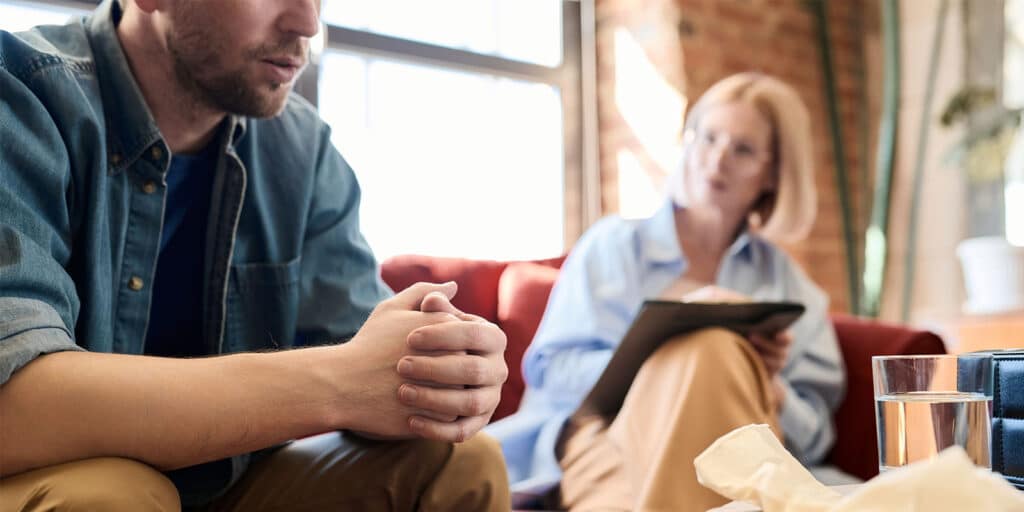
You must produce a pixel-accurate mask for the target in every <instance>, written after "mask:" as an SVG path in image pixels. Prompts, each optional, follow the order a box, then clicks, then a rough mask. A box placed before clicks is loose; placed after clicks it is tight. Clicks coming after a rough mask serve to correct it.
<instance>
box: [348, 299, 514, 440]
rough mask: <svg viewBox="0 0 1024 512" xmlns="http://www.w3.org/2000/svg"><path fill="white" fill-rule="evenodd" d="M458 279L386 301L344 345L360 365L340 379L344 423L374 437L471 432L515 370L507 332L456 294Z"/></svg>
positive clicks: (450, 436)
mask: <svg viewBox="0 0 1024 512" xmlns="http://www.w3.org/2000/svg"><path fill="white" fill-rule="evenodd" d="M456 289H457V288H456V286H455V283H445V284H442V285H437V284H428V283H417V284H415V285H413V286H411V287H409V288H407V289H406V290H404V291H402V292H401V293H399V294H397V295H395V297H393V298H391V299H389V300H386V301H384V302H382V303H381V304H379V305H378V306H377V308H375V309H374V311H373V313H372V314H371V315H370V318H369V319H367V321H366V323H365V324H364V325H363V328H362V329H360V330H359V332H358V333H357V334H356V336H355V337H354V338H353V339H352V340H351V341H349V342H348V343H346V344H345V345H342V346H341V347H340V348H341V349H343V350H346V351H348V353H349V355H351V358H350V361H352V363H353V364H355V365H356V366H357V368H355V371H353V372H351V373H350V374H349V375H348V377H346V378H348V379H352V380H353V381H352V382H339V386H341V387H342V389H343V390H347V391H348V393H344V392H343V395H344V394H347V395H348V397H347V398H348V399H347V400H344V401H343V402H342V405H341V407H345V408H347V409H349V411H347V414H345V415H344V416H345V417H346V420H345V422H344V423H345V425H343V428H347V429H350V430H355V431H357V432H360V433H361V434H362V435H366V436H367V437H373V438H409V437H414V436H421V437H425V438H429V439H437V440H442V441H451V442H461V441H464V440H466V439H469V438H470V437H472V436H473V434H475V433H476V432H477V431H479V430H480V429H481V428H483V426H484V425H486V424H487V422H488V421H489V420H490V417H491V414H493V412H494V409H495V408H496V407H497V405H498V400H499V398H500V391H501V385H502V383H504V382H505V379H506V378H507V376H508V368H507V367H506V365H505V360H504V357H503V353H504V350H505V341H506V340H505V334H504V333H502V332H501V330H500V329H498V327H497V326H495V325H494V324H491V323H489V322H487V321H486V320H484V319H482V318H480V317H477V316H474V315H468V314H465V313H463V312H461V311H459V310H458V309H456V308H455V307H454V306H452V304H451V302H450V300H451V298H452V297H454V296H455V292H456Z"/></svg>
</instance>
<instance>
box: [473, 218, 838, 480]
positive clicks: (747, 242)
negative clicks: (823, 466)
mask: <svg viewBox="0 0 1024 512" xmlns="http://www.w3.org/2000/svg"><path fill="white" fill-rule="evenodd" d="M674 209H675V205H674V204H673V202H672V201H671V200H666V201H665V203H664V204H663V205H662V206H661V208H659V209H658V211H657V212H656V213H655V214H654V215H653V216H652V217H650V218H648V219H643V220H626V219H623V218H621V217H607V218H605V219H603V220H601V221H599V222H598V223H596V224H594V226H592V227H591V228H590V229H589V230H587V232H586V233H585V234H584V235H583V237H582V238H581V239H580V240H579V242H577V243H576V246H575V247H574V248H573V250H572V252H571V253H570V254H569V257H568V258H567V259H566V261H565V264H564V265H563V266H562V270H561V272H560V273H559V277H558V281H557V282H556V283H555V286H554V288H553V289H552V291H551V297H550V299H549V300H548V304H547V308H546V309H545V311H544V317H543V319H542V320H541V323H540V326H539V327H538V328H537V334H536V336H534V339H533V343H531V344H530V347H529V348H528V349H527V351H526V354H525V355H524V356H523V375H524V377H525V381H526V386H527V388H526V392H525V394H524V396H523V401H522V404H521V405H520V406H519V411H518V412H516V413H515V414H513V415H512V416H509V417H507V418H504V419H502V420H501V421H498V422H496V423H493V424H491V425H489V426H488V427H487V432H488V433H490V434H491V435H493V436H494V437H496V438H497V439H498V440H499V441H500V442H501V444H502V449H503V451H504V453H505V460H506V463H507V464H508V469H509V479H510V480H511V482H512V484H513V487H512V488H513V490H514V491H530V490H534V491H536V490H537V489H544V488H546V487H549V486H550V485H552V484H553V483H554V482H557V481H558V480H559V479H560V477H561V468H560V467H559V464H558V460H557V459H556V457H555V446H556V444H557V440H558V437H559V434H560V433H561V430H562V426H563V425H564V423H565V421H566V419H567V418H568V417H569V416H570V415H571V414H572V412H573V411H575V410H576V408H577V407H578V406H579V404H580V402H581V401H582V400H583V397H584V396H586V394H587V393H588V392H589V391H590V389H591V388H592V387H593V386H594V384H595V383H596V382H597V379H598V378H599V377H600V375H601V373H602V372H603V371H604V368H605V366H607V364H608V361H609V360H610V359H611V356H612V353H613V352H614V350H615V347H616V346H617V345H618V343H619V341H621V339H622V337H623V335H625V333H626V330H627V329H628V328H629V326H630V324H631V323H632V321H633V319H634V318H635V317H636V315H637V314H638V313H639V311H640V307H641V306H642V304H643V301H644V300H645V299H650V298H656V297H658V296H659V295H660V294H661V293H662V291H663V290H665V289H666V288H667V287H668V286H669V285H670V284H672V283H673V282H674V281H675V280H676V279H677V278H678V277H679V276H680V275H681V274H682V273H683V272H685V270H686V268H687V266H688V260H687V257H686V255H685V254H684V253H682V251H681V250H680V248H679V242H678V237H677V235H676V225H675V214H674ZM715 284H717V285H718V286H722V287H725V288H728V289H731V290H735V291H737V292H740V293H742V294H745V295H747V296H749V297H752V298H753V299H755V300H762V301H794V302H800V303H802V304H804V305H805V306H806V308H807V310H806V311H805V312H804V314H803V315H802V316H801V317H800V319H799V320H798V321H797V322H796V323H795V324H793V327H792V328H791V329H792V334H793V345H792V346H791V348H790V352H789V356H788V359H787V361H786V363H785V366H784V367H783V369H782V371H781V373H780V375H781V377H782V384H783V386H784V389H785V399H784V402H783V407H782V410H781V411H779V423H780V426H781V427H782V431H783V433H784V434H785V443H786V447H787V448H788V449H789V450H790V451H791V452H792V453H793V455H794V456H795V457H796V458H797V459H799V460H800V461H801V462H803V463H804V464H806V465H815V464H819V463H821V461H822V460H823V459H824V458H825V456H826V455H827V454H828V450H829V449H830V448H831V447H832V443H833V441H834V440H835V431H834V425H833V424H832V413H833V412H834V411H835V410H836V408H837V407H838V405H839V402H840V401H841V399H842V397H843V394H844V392H845V384H844V383H845V368H844V366H843V359H842V355H841V353H840V351H839V344H838V341H837V340H836V335H835V332H834V330H833V329H832V324H831V322H830V321H829V318H828V296H827V295H825V293H824V292H823V291H822V290H821V289H820V288H818V287H817V286H816V285H815V284H814V283H813V282H812V281H811V280H810V279H809V278H808V277H807V275H806V274H804V272H803V271H802V270H801V269H800V267H799V266H798V265H797V264H796V263H795V262H793V261H792V260H791V259H790V258H789V256H787V255H786V254H785V252H783V251H782V250H781V249H779V248H778V247H776V246H775V245H773V244H771V243H770V242H769V241H768V240H766V239H764V238H761V237H759V236H757V235H756V234H753V233H743V234H741V235H740V236H739V237H738V238H737V239H736V241H735V242H734V243H733V244H732V246H731V247H730V248H729V250H728V251H727V253H726V255H725V257H724V259H723V261H722V265H721V267H720V268H719V270H718V275H717V276H716V281H715ZM695 421H699V419H697V420H695ZM680 463H686V464H689V463H690V461H680Z"/></svg>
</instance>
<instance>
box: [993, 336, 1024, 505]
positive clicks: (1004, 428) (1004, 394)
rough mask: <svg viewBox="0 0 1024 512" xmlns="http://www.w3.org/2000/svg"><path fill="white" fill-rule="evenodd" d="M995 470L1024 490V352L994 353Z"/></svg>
mask: <svg viewBox="0 0 1024 512" xmlns="http://www.w3.org/2000/svg"><path fill="white" fill-rule="evenodd" d="M992 381H993V382H992V384H993V386H992V395H993V398H992V469H993V470H994V471H997V472H999V473H1000V474H1002V475H1003V477H1004V478H1006V479H1007V480H1008V481H1009V482H1010V483H1011V484H1013V486H1014V487H1016V488H1017V489H1020V490H1022V491H1024V350H1007V351H996V352H992Z"/></svg>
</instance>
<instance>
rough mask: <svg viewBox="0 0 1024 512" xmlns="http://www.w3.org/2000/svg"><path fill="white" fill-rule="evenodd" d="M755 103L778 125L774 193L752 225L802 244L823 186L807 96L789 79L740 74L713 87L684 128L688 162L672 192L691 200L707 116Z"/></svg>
mask: <svg viewBox="0 0 1024 512" xmlns="http://www.w3.org/2000/svg"><path fill="white" fill-rule="evenodd" d="M734 102H742V103H746V104H748V105H751V106H753V107H754V108H755V109H757V111H758V112H760V113H761V115H762V116H764V118H765V120H766V121H768V123H769V124H770V125H771V127H772V149H773V151H772V153H773V154H772V160H771V163H772V166H773V169H772V172H774V173H775V179H776V186H775V191H774V193H771V194H769V195H767V196H766V197H764V198H762V200H759V201H758V202H757V203H756V204H755V205H754V206H753V208H752V209H751V212H750V216H749V218H748V227H749V228H750V229H751V230H753V231H756V232H758V233H759V234H760V235H761V236H763V237H765V238H767V239H768V240H771V241H773V242H797V241H800V240H802V239H803V238H805V237H806V236H807V234H808V233H809V232H810V230H811V226H813V224H814V218H815V216H816V214H817V209H818V203H817V200H818V198H817V190H816V189H815V185H814V174H813V170H812V168H811V163H812V160H811V158H812V152H811V123H810V116H809V115H808V113H807V107H806V105H804V102H803V100H801V99H800V96H799V95H798V94H797V93H796V91H794V90H793V88H792V87H790V86H789V85H787V84H786V83H785V82H783V81H781V80H779V79H777V78H774V77H772V76H769V75H766V74H763V73H754V72H747V73H740V74H736V75H732V76H730V77H728V78H725V79H723V80H721V81H719V82H717V83H716V84H714V85H713V86H711V88H710V89H708V90H707V92H705V93H704V94H703V95H702V96H701V97H700V100H698V101H697V103H695V104H694V105H693V109H691V110H690V113H689V115H688V116H687V118H686V123H685V125H684V127H683V135H684V147H683V158H682V163H681V164H680V165H679V166H678V167H677V168H676V170H675V171H674V172H673V173H672V174H671V175H670V176H669V177H668V179H666V181H665V185H666V193H667V194H668V195H669V196H670V197H672V199H673V200H674V201H675V202H676V204H679V205H684V204H685V203H686V186H685V183H686V181H685V178H684V176H685V174H686V172H687V170H686V167H687V165H688V160H689V159H688V154H689V151H690V148H691V146H692V144H691V142H692V141H693V140H694V139H695V132H696V130H697V127H698V125H699V124H700V122H701V119H702V118H703V117H704V114H705V113H707V112H708V111H709V110H710V109H712V108H714V107H716V106H719V105H722V104H725V103H734Z"/></svg>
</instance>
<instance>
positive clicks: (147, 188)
mask: <svg viewBox="0 0 1024 512" xmlns="http://www.w3.org/2000/svg"><path fill="white" fill-rule="evenodd" d="M142 191H143V192H145V193H147V194H152V193H153V192H156V182H155V181H153V180H149V181H147V182H145V183H143V184H142Z"/></svg>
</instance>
